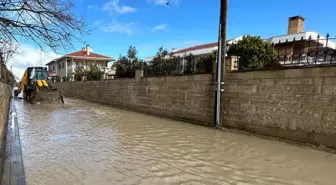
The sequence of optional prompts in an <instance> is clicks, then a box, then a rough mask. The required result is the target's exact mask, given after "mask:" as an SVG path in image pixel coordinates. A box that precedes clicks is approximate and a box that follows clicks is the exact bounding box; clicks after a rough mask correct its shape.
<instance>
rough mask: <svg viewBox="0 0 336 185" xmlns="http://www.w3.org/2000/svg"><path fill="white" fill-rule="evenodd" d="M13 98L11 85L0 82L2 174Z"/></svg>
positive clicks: (0, 158) (0, 172) (0, 167)
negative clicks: (10, 106) (10, 105)
mask: <svg viewBox="0 0 336 185" xmlns="http://www.w3.org/2000/svg"><path fill="white" fill-rule="evenodd" d="M10 97H11V87H10V85H7V84H4V83H2V82H0V146H1V151H0V174H2V167H3V162H4V157H5V156H4V150H5V147H4V146H5V134H6V129H7V127H6V126H7V118H8V113H9V101H10Z"/></svg>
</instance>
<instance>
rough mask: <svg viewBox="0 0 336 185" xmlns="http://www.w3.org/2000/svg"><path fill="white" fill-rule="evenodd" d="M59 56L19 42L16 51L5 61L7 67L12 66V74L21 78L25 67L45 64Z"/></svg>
mask: <svg viewBox="0 0 336 185" xmlns="http://www.w3.org/2000/svg"><path fill="white" fill-rule="evenodd" d="M60 56H61V55H59V54H56V53H54V52H43V51H41V50H40V49H38V48H36V47H33V46H31V45H26V44H20V47H19V51H18V53H17V54H16V55H14V57H13V58H12V59H11V60H10V61H9V62H8V63H7V67H8V68H9V69H10V66H12V69H13V74H14V75H15V76H16V77H17V78H19V79H21V77H22V75H23V73H24V71H25V69H26V68H27V67H32V66H41V65H42V66H45V64H46V63H48V62H50V61H51V60H53V59H55V58H58V57H60Z"/></svg>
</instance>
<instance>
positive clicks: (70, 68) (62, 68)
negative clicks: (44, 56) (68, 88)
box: [46, 45, 114, 80]
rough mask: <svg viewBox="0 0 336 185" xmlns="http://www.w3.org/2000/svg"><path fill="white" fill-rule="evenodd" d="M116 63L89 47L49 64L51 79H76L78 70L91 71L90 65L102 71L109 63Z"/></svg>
mask: <svg viewBox="0 0 336 185" xmlns="http://www.w3.org/2000/svg"><path fill="white" fill-rule="evenodd" d="M111 61H114V59H113V58H111V57H107V56H104V55H101V54H97V53H93V52H91V49H90V46H89V45H87V46H86V47H85V48H83V49H82V50H81V51H76V52H73V53H69V54H66V55H64V56H62V57H60V58H57V59H54V60H52V61H50V62H49V63H47V64H46V65H47V66H48V72H49V76H50V77H56V76H57V77H60V78H61V79H62V78H63V77H66V78H69V79H70V80H73V79H74V72H75V69H76V68H83V69H89V67H90V65H97V67H98V68H100V69H101V70H102V71H105V70H106V68H107V64H108V62H111Z"/></svg>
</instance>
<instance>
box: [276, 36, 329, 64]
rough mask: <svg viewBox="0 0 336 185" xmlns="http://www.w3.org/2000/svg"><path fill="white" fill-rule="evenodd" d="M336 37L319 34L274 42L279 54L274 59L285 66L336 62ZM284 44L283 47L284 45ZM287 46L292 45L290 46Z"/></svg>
mask: <svg viewBox="0 0 336 185" xmlns="http://www.w3.org/2000/svg"><path fill="white" fill-rule="evenodd" d="M335 43H336V37H330V36H329V34H328V35H327V36H326V38H323V37H321V36H320V35H318V36H317V37H316V38H314V39H313V38H312V37H311V36H309V38H308V39H304V38H303V37H302V38H301V39H299V40H296V39H295V38H294V39H293V40H286V41H285V42H279V43H272V45H273V47H274V49H275V50H276V51H277V55H276V56H274V58H273V60H274V61H278V62H279V64H281V65H282V66H284V67H292V66H303V67H304V66H315V65H335V64H336V44H335ZM282 46H283V47H282ZM286 46H291V47H290V48H288V47H286Z"/></svg>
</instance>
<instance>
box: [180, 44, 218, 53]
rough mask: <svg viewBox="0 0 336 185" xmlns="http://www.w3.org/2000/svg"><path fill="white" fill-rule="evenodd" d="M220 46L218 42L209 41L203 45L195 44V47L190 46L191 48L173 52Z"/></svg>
mask: <svg viewBox="0 0 336 185" xmlns="http://www.w3.org/2000/svg"><path fill="white" fill-rule="evenodd" d="M215 46H218V42H213V43H209V44H202V45H198V46H193V47H189V48H185V49H181V50H178V51H175V52H173V53H174V54H177V53H185V52H188V51H193V50H199V49H206V48H212V47H215Z"/></svg>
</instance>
